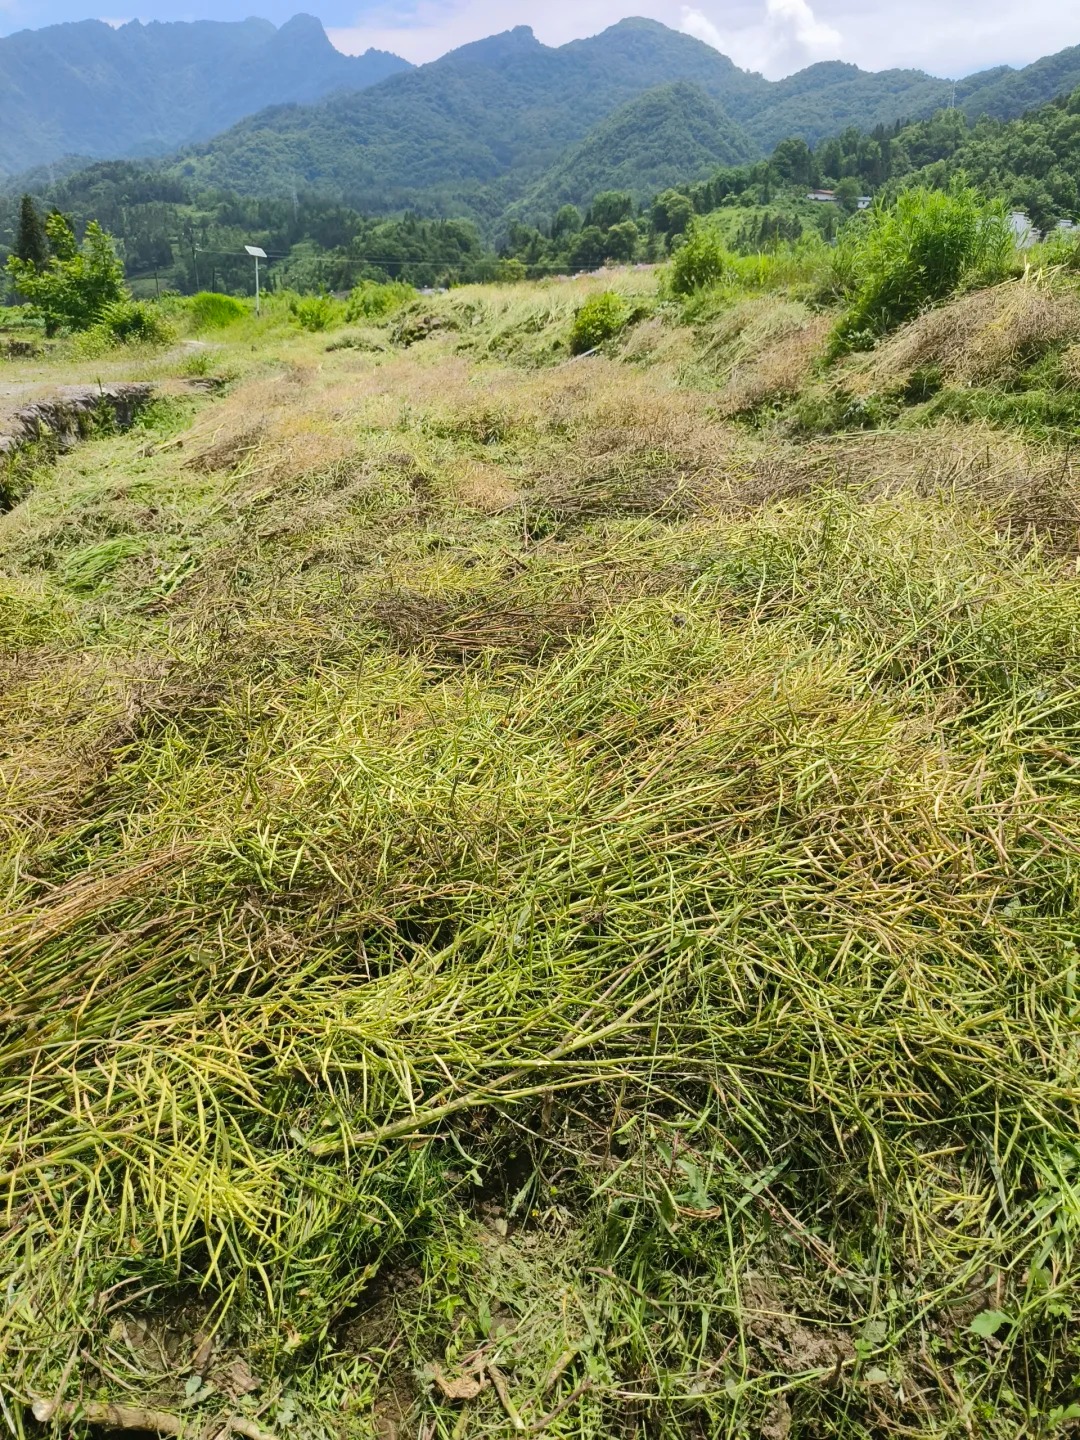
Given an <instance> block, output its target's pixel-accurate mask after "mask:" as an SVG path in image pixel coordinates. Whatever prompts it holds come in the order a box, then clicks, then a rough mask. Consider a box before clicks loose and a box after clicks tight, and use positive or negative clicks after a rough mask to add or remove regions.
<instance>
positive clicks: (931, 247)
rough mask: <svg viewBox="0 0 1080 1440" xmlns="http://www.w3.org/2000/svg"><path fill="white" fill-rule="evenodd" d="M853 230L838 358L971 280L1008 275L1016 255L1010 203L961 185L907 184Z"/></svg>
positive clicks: (837, 341)
mask: <svg viewBox="0 0 1080 1440" xmlns="http://www.w3.org/2000/svg"><path fill="white" fill-rule="evenodd" d="M854 234H855V239H854V242H853V248H852V250H851V252H850V268H851V272H852V275H853V285H852V298H851V304H850V307H849V309H848V312H847V314H846V315H845V316H844V318H843V319H842V320H841V322H840V323H839V325H838V326H837V327H836V331H835V334H834V337H833V344H832V354H833V356H834V357H835V356H838V355H841V354H844V353H846V352H847V351H850V350H859V349H869V348H870V347H871V346H872V345H873V344H874V343H875V341H876V340H877V339H878V338H879V337H880V336H881V335H884V334H886V333H887V332H888V331H890V330H895V329H896V328H897V327H898V326H899V325H902V324H903V323H904V322H905V321H907V320H911V319H913V318H914V317H915V316H916V315H918V313H919V311H920V310H922V309H923V308H925V307H926V306H927V305H929V304H931V303H933V302H934V301H938V300H943V299H945V298H946V297H947V296H949V295H951V294H952V293H953V292H954V291H955V290H956V289H957V288H958V287H959V286H960V284H961V283H962V282H964V281H968V282H970V283H979V282H982V283H987V282H992V281H995V280H1000V279H1002V278H1003V277H1004V276H1005V275H1006V274H1007V273H1008V271H1009V269H1010V268H1011V265H1012V261H1013V258H1014V255H1015V242H1014V240H1013V236H1012V232H1011V230H1010V228H1009V223H1008V216H1007V215H1006V212H1005V207H1004V205H1003V204H991V203H988V202H986V201H984V200H983V199H982V198H981V197H980V196H979V195H978V194H977V193H976V192H975V191H974V190H970V189H965V188H963V187H959V186H958V187H955V188H954V189H953V190H951V191H940V190H924V189H914V190H907V191H904V192H903V193H902V194H901V195H900V196H899V197H898V199H897V200H896V202H895V204H894V205H892V206H891V207H890V206H887V205H884V204H881V205H879V206H878V207H877V209H876V210H875V211H874V213H873V217H872V219H871V220H870V222H869V224H867V225H865V226H863V227H861V228H859V229H858V230H857V231H855V232H854Z"/></svg>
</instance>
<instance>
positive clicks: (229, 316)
mask: <svg viewBox="0 0 1080 1440" xmlns="http://www.w3.org/2000/svg"><path fill="white" fill-rule="evenodd" d="M187 311H188V314H189V315H190V316H191V323H192V328H193V329H195V330H224V329H225V327H226V326H227V325H235V324H236V322H237V321H238V320H242V319H243V318H244V316H245V315H246V314H247V313H248V307H247V306H246V305H245V304H244V302H243V301H242V300H237V299H236V298H235V297H234V296H232V295H219V294H217V293H216V292H215V291H213V290H203V291H201V292H200V294H198V295H193V296H192V297H191V299H190V300H189V301H188V302H187Z"/></svg>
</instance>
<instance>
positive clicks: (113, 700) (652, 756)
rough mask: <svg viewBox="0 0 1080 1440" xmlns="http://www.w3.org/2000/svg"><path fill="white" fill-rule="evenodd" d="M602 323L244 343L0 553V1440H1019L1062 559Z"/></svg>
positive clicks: (1057, 804)
mask: <svg viewBox="0 0 1080 1440" xmlns="http://www.w3.org/2000/svg"><path fill="white" fill-rule="evenodd" d="M646 283H647V282H646V281H643V280H641V279H640V277H635V276H630V277H627V278H626V279H625V280H617V281H616V282H615V287H616V288H617V289H620V291H621V293H624V294H626V295H628V296H635V295H639V292H641V291H643V290H644V287H645V285H646ZM651 283H652V284H654V285H655V281H654V280H653V281H652V282H651ZM610 285H611V282H603V283H600V282H596V283H593V284H592V285H591V286H589V285H585V286H581V285H573V286H570V285H568V286H562V287H556V286H554V285H546V286H537V287H530V288H526V287H521V286H517V287H513V289H512V290H511V289H510V288H498V287H493V288H491V289H490V290H483V289H472V290H469V291H466V292H459V293H451V294H450V295H448V296H444V297H437V298H436V299H435V300H434V301H433V302H432V304H431V306H430V309H429V310H428V311H425V312H424V313H430V314H432V315H435V316H444V317H448V318H449V319H450V320H451V321H452V324H450V325H447V326H445V327H443V328H433V329H432V330H431V331H430V337H429V338H427V339H416V340H414V342H413V343H411V344H410V345H409V346H408V347H407V348H404V347H403V345H402V344H398V345H395V344H394V343H393V341H392V339H391V337H392V335H393V334H394V329H393V326H394V323H395V321H394V320H391V321H390V322H389V328H388V329H387V330H386V331H385V332H381V333H383V337H384V344H385V348H384V349H380V350H377V351H370V352H369V351H363V352H361V351H358V350H355V349H339V350H335V351H334V352H333V353H327V350H326V339H325V337H316V336H301V335H297V334H296V333H295V329H294V330H293V333H292V334H290V333H289V326H288V319H287V311H285V307H284V306H283V307H281V309H282V311H283V312H284V313H283V314H281V315H279V314H277V313H276V311H275V309H274V307H273V306H271V307H270V313H269V314H268V316H267V317H266V318H265V319H264V321H263V322H262V327H261V328H259V326H258V325H257V323H256V322H255V321H254V319H253V318H249V319H247V320H244V321H243V322H241V323H239V324H238V325H237V326H236V327H235V330H236V340H235V343H234V342H232V340H231V337H232V333H233V332H232V330H230V332H229V335H230V344H229V347H228V348H227V350H226V351H225V357H224V363H227V364H233V365H235V366H236V367H238V370H239V371H242V373H239V374H238V376H237V380H236V384H235V388H234V389H233V391H232V392H231V393H230V394H228V395H226V396H221V395H217V396H206V395H202V396H200V397H197V398H196V397H189V398H187V399H185V400H184V401H183V402H182V404H181V405H180V406H179V407H177V408H173V409H170V410H168V411H167V412H162V413H161V415H160V416H159V417H158V423H157V424H156V428H151V429H148V428H146V427H145V426H144V427H143V429H142V430H141V431H139V432H138V433H133V434H131V435H128V436H113V437H108V438H104V439H100V440H95V441H93V442H91V443H90V444H88V445H87V446H85V447H83V448H82V449H81V450H80V451H78V452H76V453H74V454H72V455H70V456H68V457H65V458H63V459H62V460H61V461H60V462H59V464H58V465H57V466H56V467H55V468H54V469H52V470H49V471H46V470H42V471H40V472H38V473H37V474H36V475H35V477H34V488H33V490H32V492H31V493H30V494H29V495H28V496H27V498H26V499H25V500H24V501H23V502H22V503H21V504H20V505H19V506H18V507H17V508H16V509H15V510H13V511H12V512H11V513H10V514H9V515H8V516H6V517H3V518H0V680H2V683H0V733H3V735H4V737H5V743H4V748H3V759H2V760H0V787H2V795H3V803H2V804H0V891H2V893H3V895H4V897H5V906H4V910H3V915H2V918H0V947H2V961H0V963H2V966H3V968H2V969H0V977H2V978H0V1010H2V1013H3V1014H4V1019H5V1028H4V1031H3V1035H2V1038H0V1053H2V1059H0V1065H2V1073H3V1076H4V1086H3V1089H2V1091H0V1154H2V1175H3V1189H2V1192H0V1193H2V1196H3V1212H2V1214H3V1222H4V1228H2V1229H0V1284H2V1285H3V1288H4V1291H5V1294H6V1296H7V1297H8V1307H7V1311H6V1314H5V1318H4V1320H3V1322H2V1323H0V1396H2V1397H3V1402H4V1406H5V1407H6V1411H7V1413H8V1414H9V1415H10V1418H11V1424H12V1426H13V1428H14V1430H15V1431H16V1433H20V1434H31V1433H33V1432H34V1428H35V1427H34V1422H33V1421H32V1420H31V1418H30V1414H31V1407H32V1405H33V1404H34V1403H35V1402H38V1403H39V1404H41V1403H53V1402H55V1403H56V1404H57V1405H60V1406H64V1405H67V1406H73V1407H74V1410H73V1411H71V1412H70V1413H71V1414H72V1416H73V1418H74V1419H75V1420H76V1421H78V1416H79V1414H80V1413H82V1414H85V1413H86V1409H87V1407H89V1406H92V1405H101V1404H103V1403H105V1402H112V1403H116V1404H129V1405H139V1406H143V1407H150V1408H153V1409H156V1410H163V1411H166V1412H169V1413H171V1414H174V1415H181V1416H183V1417H184V1418H185V1421H186V1422H190V1423H191V1425H192V1426H193V1427H194V1426H197V1427H200V1428H205V1429H207V1430H211V1429H214V1428H215V1427H217V1426H218V1425H220V1424H222V1423H224V1422H226V1421H228V1420H229V1419H230V1417H232V1418H236V1417H238V1416H239V1417H240V1418H241V1419H243V1420H246V1421H247V1422H252V1423H255V1424H257V1425H258V1427H260V1429H261V1430H263V1431H265V1432H268V1433H271V1434H273V1435H275V1436H277V1437H280V1440H286V1437H288V1436H291V1435H294V1434H295V1435H298V1436H302V1437H304V1440H307V1437H312V1440H314V1437H321V1436H324V1435H326V1436H342V1437H346V1436H348V1437H354V1436H355V1437H368V1436H370V1437H375V1436H387V1435H390V1434H395V1433H396V1434H399V1435H412V1434H421V1435H424V1436H425V1437H435V1436H438V1437H440V1440H441V1437H450V1436H456V1437H458V1440H461V1437H467V1436H472V1437H480V1436H503V1435H510V1434H513V1433H520V1431H519V1430H518V1429H517V1427H516V1425H515V1421H514V1416H515V1415H516V1416H517V1417H518V1419H519V1422H520V1424H521V1425H523V1426H525V1427H528V1428H532V1429H533V1430H534V1433H544V1434H547V1435H551V1436H554V1437H559V1436H563V1437H571V1436H573V1437H576V1440H585V1437H588V1440H607V1437H610V1436H646V1435H647V1436H651V1437H663V1440H676V1437H679V1440H682V1437H699V1436H701V1437H704V1436H709V1437H713V1436H730V1437H747V1440H749V1437H757V1436H774V1435H790V1436H793V1437H818V1436H830V1437H831V1436H842V1437H848V1440H870V1437H875V1440H876V1437H879V1436H883V1435H892V1434H895V1435H898V1436H899V1435H909V1436H925V1437H931V1436H932V1437H935V1440H938V1437H946V1436H954V1435H955V1436H967V1435H971V1434H979V1435H987V1436H992V1437H995V1440H996V1437H1001V1440H1012V1437H1015V1436H1018V1435H1023V1436H1029V1437H1036V1436H1038V1437H1043V1436H1050V1435H1053V1434H1056V1433H1060V1430H1061V1426H1060V1424H1059V1421H1061V1420H1063V1418H1064V1416H1065V1414H1066V1413H1067V1411H1068V1407H1069V1406H1070V1405H1072V1404H1073V1402H1074V1401H1075V1400H1076V1391H1075V1375H1076V1364H1077V1343H1078V1342H1077V1327H1076V1322H1075V1320H1074V1315H1075V1314H1076V1311H1077V1306H1078V1304H1080V1295H1078V1293H1077V1283H1076V1278H1075V1277H1076V1275H1077V1273H1078V1271H1077V1267H1076V1263H1075V1247H1076V1245H1077V1243H1078V1240H1080V1168H1078V1167H1080V1154H1078V1151H1077V1119H1078V1116H1077V1102H1078V1090H1077V1083H1076V1054H1075V1023H1076V1015H1077V1003H1078V1000H1077V976H1076V966H1077V960H1076V955H1077V948H1076V947H1077V944H1078V943H1080V924H1078V922H1077V918H1076V917H1077V899H1078V896H1077V883H1078V870H1077V862H1076V841H1077V836H1078V835H1080V814H1078V788H1077V774H1078V770H1077V766H1078V765H1080V729H1078V725H1080V716H1078V711H1077V702H1076V695H1077V687H1078V684H1080V599H1078V589H1077V580H1076V567H1075V564H1074V563H1073V560H1074V555H1075V544H1074V545H1073V546H1072V548H1071V549H1069V550H1068V551H1067V553H1066V554H1065V555H1064V558H1063V556H1062V553H1061V551H1060V550H1059V549H1058V548H1057V544H1056V541H1055V543H1053V544H1052V543H1051V540H1050V538H1048V537H1049V534H1050V531H1049V529H1047V528H1046V527H1043V528H1042V529H1040V528H1039V526H1038V525H1036V526H1035V527H1034V528H1032V527H1030V526H1026V525H1014V524H1013V521H1012V515H1013V512H1014V510H1015V509H1016V507H1017V506H1018V505H1020V504H1021V502H1022V501H1023V499H1024V496H1023V494H1021V495H1020V496H1019V498H1018V499H1015V500H1014V502H1011V503H1012V509H1010V507H1009V505H1006V504H1004V503H999V502H991V501H990V500H989V498H988V497H987V498H980V497H979V496H978V495H977V494H975V495H973V493H972V488H971V487H969V488H968V489H966V490H959V489H957V488H956V486H955V484H954V483H953V482H954V477H955V464H956V453H955V452H956V451H957V450H958V449H959V450H960V451H961V452H962V453H966V451H965V450H964V448H963V447H964V446H965V445H967V441H959V442H958V441H956V439H955V436H954V433H953V432H952V431H948V432H945V431H942V432H941V434H942V439H941V455H940V465H939V469H938V470H937V471H936V472H934V473H933V474H927V472H926V471H925V470H920V471H919V473H918V474H917V475H916V474H914V473H913V474H912V476H911V483H910V484H908V485H901V486H899V487H897V488H894V489H893V490H892V491H891V492H889V493H874V492H873V491H872V490H870V489H869V488H868V487H866V486H862V485H860V483H858V482H857V481H856V482H855V483H852V484H851V485H845V483H844V479H843V474H842V472H841V469H840V466H839V462H838V463H837V465H836V466H835V467H833V469H832V470H830V469H828V467H825V468H823V469H821V470H820V471H819V472H818V475H817V479H816V481H815V482H814V483H813V484H811V485H807V484H804V483H803V482H802V480H801V478H800V477H801V476H802V474H803V471H802V469H801V468H800V467H802V466H804V465H805V460H806V455H805V447H804V446H802V445H801V444H793V445H790V446H789V445H787V444H786V443H785V442H784V441H783V440H782V439H779V438H776V437H775V436H771V435H763V436H760V437H759V436H757V435H754V434H750V433H747V432H744V431H740V430H736V429H734V428H733V427H730V426H728V425H725V424H724V423H722V422H721V421H719V420H717V419H716V417H715V414H714V413H713V412H712V409H711V407H712V404H713V396H712V395H710V394H709V393H707V392H703V391H701V390H698V389H696V388H694V389H687V388H683V387H681V386H680V385H679V384H678V383H677V377H678V375H679V374H680V373H681V372H682V367H683V364H684V361H685V346H686V345H687V344H692V345H694V346H700V345H702V344H706V345H707V344H708V343H710V340H709V337H710V335H711V336H712V337H713V342H715V344H716V345H717V346H718V347H720V348H721V349H722V350H723V357H724V358H723V361H722V364H723V365H724V366H729V365H734V364H736V363H745V356H744V355H743V352H742V351H739V350H738V348H737V346H738V343H739V339H738V337H739V336H740V335H742V334H743V330H741V329H736V330H734V331H733V332H732V334H731V335H728V334H727V332H724V333H722V334H720V333H718V332H716V331H715V330H712V331H711V330H709V328H708V326H707V325H706V324H705V323H704V322H703V323H702V326H701V327H700V329H699V330H698V331H697V332H689V331H687V330H685V328H681V329H680V328H679V317H678V316H677V315H675V314H670V315H668V314H666V312H661V313H660V314H659V315H658V317H657V318H655V319H654V320H651V321H649V322H648V325H649V326H650V327H653V332H655V333H654V341H653V342H652V343H654V344H655V351H654V356H653V362H652V363H651V364H650V365H648V366H644V365H641V364H636V363H634V364H631V363H623V362H620V361H619V360H618V359H617V358H613V357H605V356H594V357H590V358H588V359H587V360H582V361H580V362H575V363H574V364H572V365H571V364H566V363H563V362H565V361H566V360H567V359H568V338H569V333H570V324H571V322H572V318H573V315H574V312H575V310H576V308H577V307H578V306H579V305H580V304H581V303H582V299H583V297H584V296H586V295H588V294H590V293H598V292H599V290H600V289H603V288H610ZM639 298H640V297H639ZM783 303H784V305H785V306H787V307H788V308H789V309H790V307H791V304H792V302H789V301H787V300H786V299H785V300H784V302H783ZM748 315H749V319H748V321H747V323H748V324H753V325H761V326H763V327H764V328H762V329H760V330H755V331H753V332H752V333H754V334H762V335H768V334H769V333H771V332H770V331H769V329H768V325H767V323H766V321H765V320H764V319H762V318H761V316H760V315H759V311H758V309H757V308H752V311H751V312H748ZM784 319H785V325H787V323H788V321H790V322H791V323H792V324H795V323H796V322H798V323H801V316H799V315H793V314H792V315H789V314H788V313H787V310H785V316H784ZM710 323H719V321H717V320H716V317H714V318H713V322H710ZM664 327H667V329H666V330H665V329H664ZM642 328H643V329H644V328H645V327H642ZM653 332H651V333H653ZM784 333H785V334H786V333H787V331H786V329H785V331H784ZM672 337H674V338H672ZM676 341H677V344H676ZM641 343H642V344H644V341H642V342H641ZM669 343H670V344H672V345H674V346H675V348H673V349H672V350H671V353H670V355H669V353H668V351H667V350H666V349H665V346H666V345H668V344H669ZM253 344H257V345H258V346H259V348H258V350H257V353H256V354H254V355H252V353H251V346H252V345H253ZM680 346H681V347H684V348H681V349H680V348H678V347H680ZM733 346H734V347H735V348H734V349H733V348H731V347H733ZM642 353H643V352H641V351H634V352H629V351H628V357H629V358H630V359H632V360H634V361H638V360H640V359H641V358H642ZM508 360H512V361H513V362H514V363H513V364H511V363H508ZM551 361H556V362H557V363H555V364H552V363H550V362H551ZM538 362H541V363H542V364H543V368H537V367H538ZM183 363H185V362H184V361H183V359H182V358H179V357H178V358H177V359H176V361H175V364H176V365H177V367H179V366H180V365H182V364H183ZM698 364H699V365H701V366H702V367H703V368H705V367H707V366H708V365H710V364H712V365H714V366H716V367H719V366H720V365H721V361H720V360H718V359H717V357H716V356H714V357H713V358H712V359H711V360H709V359H708V358H702V357H701V356H700V355H699V357H698ZM969 448H970V447H969ZM1035 463H1036V456H1035V455H1034V453H1033V455H1032V466H1033V473H1034V466H1035ZM1039 463H1042V457H1041V456H1040V457H1039ZM1055 473H1060V470H1059V471H1057V472H1055ZM1062 503H1064V502H1062ZM1051 528H1052V527H1051ZM1057 533H1058V532H1057V531H1054V534H1055V535H1057ZM440 1377H441V1381H442V1382H443V1383H440ZM470 1380H471V1382H472V1383H471V1385H470V1383H469V1382H470ZM496 1380H497V1381H498V1384H497V1383H496ZM455 1382H458V1383H460V1384H461V1393H463V1394H464V1393H469V1394H470V1395H471V1398H468V1399H465V1400H462V1399H457V1400H454V1399H451V1398H449V1397H448V1395H447V1391H446V1386H450V1387H451V1389H452V1388H453V1384H454V1383H455ZM500 1386H501V1389H502V1393H501V1395H500ZM473 1391H475V1393H472V1392H473ZM80 1407H82V1408H81V1410H80ZM58 1413H59V1415H60V1416H61V1418H63V1417H65V1416H67V1415H68V1413H69V1412H68V1411H67V1410H63V1409H61V1410H60V1411H59V1412H58ZM58 1423H59V1422H58ZM395 1427H396V1428H395Z"/></svg>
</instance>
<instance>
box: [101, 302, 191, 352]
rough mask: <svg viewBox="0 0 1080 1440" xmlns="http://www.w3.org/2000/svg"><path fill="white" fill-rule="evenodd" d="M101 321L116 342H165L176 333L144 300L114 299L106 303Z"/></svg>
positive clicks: (122, 343) (137, 343)
mask: <svg viewBox="0 0 1080 1440" xmlns="http://www.w3.org/2000/svg"><path fill="white" fill-rule="evenodd" d="M100 324H101V327H102V328H103V329H104V330H105V331H106V332H107V333H108V334H109V335H110V336H111V337H112V339H113V340H114V341H115V342H116V343H117V344H118V345H167V344H168V343H169V341H170V340H172V339H173V338H174V335H175V332H174V331H173V328H172V326H171V325H170V324H169V322H168V321H167V320H166V319H165V317H164V316H163V315H161V314H159V312H158V310H157V309H156V307H155V306H154V305H152V304H151V303H150V302H149V301H146V300H117V301H116V302H115V303H114V304H112V305H107V306H106V307H105V310H104V312H103V313H102V316H101V322H100Z"/></svg>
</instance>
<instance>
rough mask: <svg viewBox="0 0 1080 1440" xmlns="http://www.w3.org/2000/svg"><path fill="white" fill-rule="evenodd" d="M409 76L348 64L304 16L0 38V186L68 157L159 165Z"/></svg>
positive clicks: (379, 57) (382, 65)
mask: <svg viewBox="0 0 1080 1440" xmlns="http://www.w3.org/2000/svg"><path fill="white" fill-rule="evenodd" d="M408 68H409V66H408V63H407V61H405V60H400V59H398V57H397V56H396V55H387V54H383V53H378V52H375V51H369V52H368V54H367V55H364V56H359V57H353V56H346V55H342V54H340V53H339V52H338V51H337V50H335V49H334V47H333V46H332V45H331V44H330V41H329V40H328V39H327V37H326V34H325V32H324V31H323V28H322V26H321V25H320V24H319V22H318V21H317V20H315V19H313V18H312V17H311V16H303V15H301V16H297V17H296V18H295V19H293V20H291V21H290V22H289V23H288V24H287V25H283V26H282V27H281V29H280V30H278V29H276V28H275V27H274V26H273V25H271V24H270V22H269V21H267V20H245V21H242V22H239V23H222V22H215V21H207V20H203V21H195V22H186V23H185V22H176V23H171V24H161V23H159V22H154V23H152V24H149V25H143V24H141V23H140V22H139V21H137V20H133V21H130V22H128V23H126V24H123V25H119V26H114V25H113V24H110V23H106V22H103V21H101V20H85V21H82V22H81V23H79V24H72V25H49V26H46V27H45V28H44V29H41V30H22V31H19V32H18V33H17V34H15V35H10V36H7V37H6V38H2V39H0V176H2V175H4V174H19V173H22V172H23V171H26V170H30V169H32V168H33V167H35V166H38V165H51V164H53V163H54V162H55V161H58V160H63V159H64V158H65V157H67V156H70V155H80V156H88V157H102V158H105V159H118V158H120V157H122V156H127V155H161V154H164V153H165V152H166V151H169V150H174V149H176V147H177V146H178V145H184V144H187V143H190V142H191V141H193V140H203V139H208V138H209V137H210V136H211V135H214V134H215V133H216V132H218V131H219V130H223V129H225V128H226V127H227V126H229V125H233V124H235V123H236V121H237V120H239V119H241V118H242V117H243V116H245V115H251V114H253V113H254V112H255V111H256V110H262V109H264V108H265V107H266V106H268V105H281V104H284V103H287V102H292V103H310V102H311V101H314V100H320V99H322V97H323V96H325V95H328V94H330V92H331V91H334V90H342V89H346V90H362V89H363V88H364V87H365V86H367V85H374V84H376V83H377V82H378V81H380V80H383V79H385V78H386V76H388V75H392V74H394V73H395V72H396V71H400V70H406V69H408Z"/></svg>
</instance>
